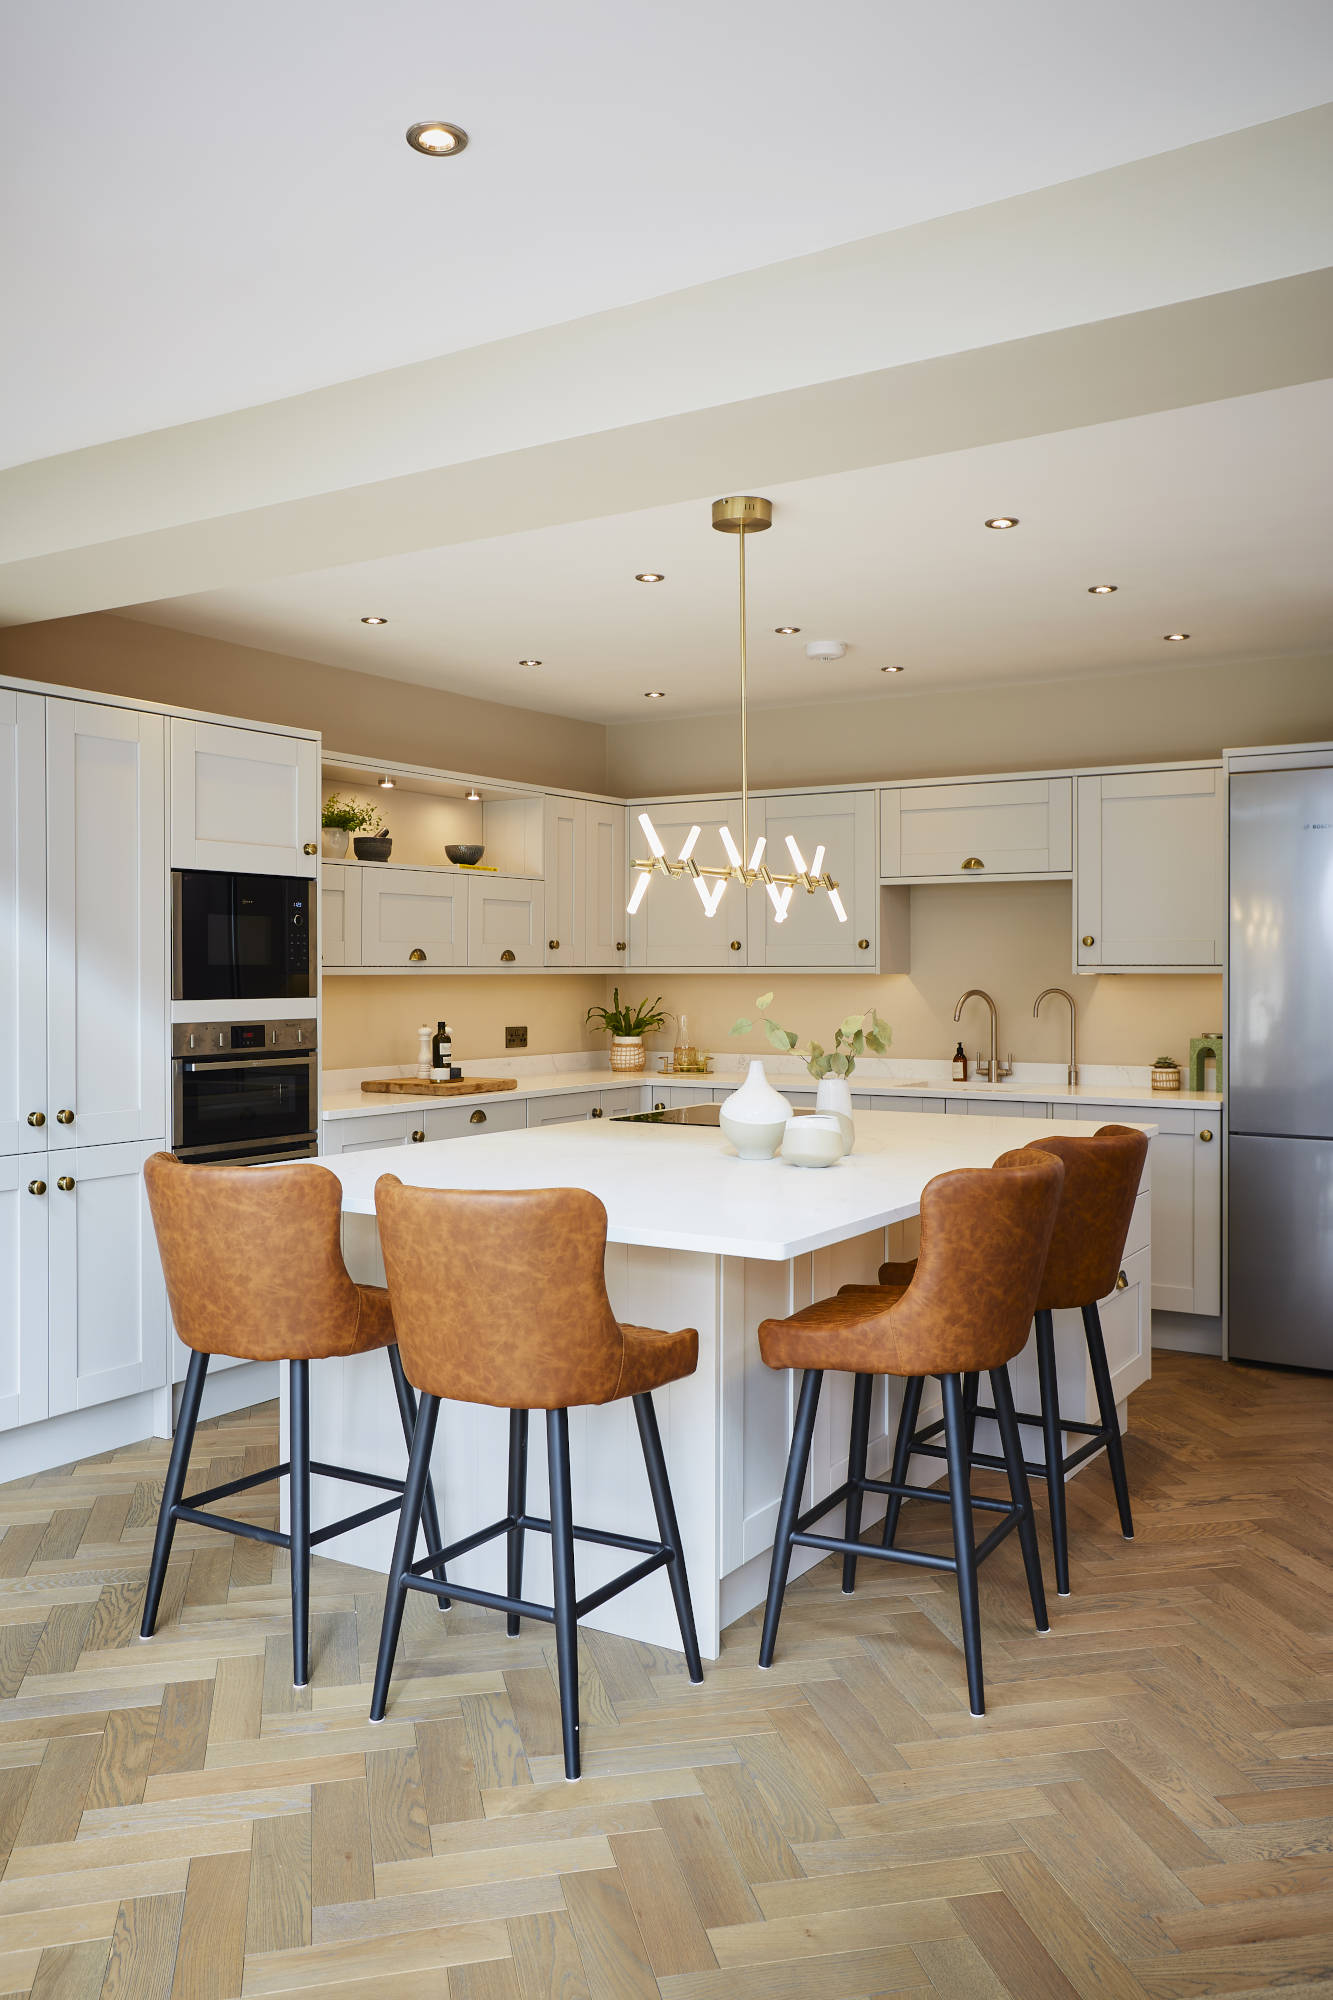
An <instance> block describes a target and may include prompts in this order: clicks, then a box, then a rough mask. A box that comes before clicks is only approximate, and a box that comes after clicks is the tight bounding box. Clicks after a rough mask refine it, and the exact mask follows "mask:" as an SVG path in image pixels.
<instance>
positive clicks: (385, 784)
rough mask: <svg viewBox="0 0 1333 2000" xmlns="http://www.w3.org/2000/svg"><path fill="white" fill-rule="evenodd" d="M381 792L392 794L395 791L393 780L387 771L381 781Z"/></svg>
mask: <svg viewBox="0 0 1333 2000" xmlns="http://www.w3.org/2000/svg"><path fill="white" fill-rule="evenodd" d="M380 790H381V791H382V792H391V791H392V790H393V779H392V778H391V777H390V776H389V774H388V772H387V771H386V772H385V773H384V776H383V777H382V778H381V779H380Z"/></svg>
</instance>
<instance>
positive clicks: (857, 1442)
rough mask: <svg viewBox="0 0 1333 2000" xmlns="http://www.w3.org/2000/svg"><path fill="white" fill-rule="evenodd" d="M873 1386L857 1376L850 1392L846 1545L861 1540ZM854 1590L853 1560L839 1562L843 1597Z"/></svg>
mask: <svg viewBox="0 0 1333 2000" xmlns="http://www.w3.org/2000/svg"><path fill="white" fill-rule="evenodd" d="M874 1386H875V1378H874V1376H873V1375H858V1376H857V1377H856V1382H855V1387H854V1388H853V1390H852V1435H851V1443H850V1446H849V1447H848V1452H847V1477H848V1480H849V1481H850V1483H851V1489H852V1490H851V1492H850V1493H849V1494H848V1495H847V1514H846V1518H845V1522H844V1525H843V1530H842V1536H843V1540H844V1541H846V1542H859V1541H860V1539H861V1505H862V1502H863V1501H864V1499H865V1494H864V1493H863V1491H862V1489H861V1487H860V1485H859V1484H858V1481H860V1480H862V1479H864V1478H865V1476H866V1455H867V1453H868V1451H869V1447H870V1397H871V1393H872V1391H873V1389H874ZM855 1589H856V1557H855V1556H844V1557H843V1559H842V1594H843V1596H844V1597H850V1596H851V1594H852V1592H853V1591H854V1590H855Z"/></svg>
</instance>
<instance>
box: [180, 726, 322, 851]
mask: <svg viewBox="0 0 1333 2000" xmlns="http://www.w3.org/2000/svg"><path fill="white" fill-rule="evenodd" d="M319 803H320V802H319V745H318V743H316V742H314V741H312V740H311V739H310V738H308V737H301V736H278V735H274V734H272V733H271V732H269V731H268V730H264V729H237V728H234V727H232V726H231V725H229V724H226V723H220V722H186V721H183V720H175V721H173V722H172V724H171V866H172V867H173V868H233V869H236V870H238V871H239V872H240V873H242V874H246V875H314V874H315V872H316V869H317V867H318V854H319V818H320V813H319Z"/></svg>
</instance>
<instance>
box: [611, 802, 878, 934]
mask: <svg viewBox="0 0 1333 2000" xmlns="http://www.w3.org/2000/svg"><path fill="white" fill-rule="evenodd" d="M756 809H757V810H756ZM750 824H751V836H752V837H753V834H754V832H755V831H756V829H757V830H758V831H759V832H761V833H763V834H764V836H765V839H766V843H767V845H766V848H765V852H764V859H765V861H766V862H767V863H768V866H769V867H770V868H771V869H772V870H773V872H774V874H775V875H776V874H783V875H786V874H789V873H790V872H791V871H792V870H793V869H794V868H795V866H796V863H795V861H794V860H793V858H792V855H791V853H790V850H789V849H788V847H787V839H788V836H790V837H791V838H792V839H793V840H794V841H795V842H796V846H797V848H798V849H799V851H800V856H801V859H802V861H803V862H804V863H805V865H806V867H807V868H809V867H810V866H811V865H812V864H813V861H814V859H815V855H816V853H817V850H818V849H819V848H820V847H821V846H822V847H823V849H824V863H823V866H824V871H825V872H826V873H828V874H830V875H832V876H833V878H834V880H835V881H836V882H837V884H838V894H839V896H840V898H841V900H842V904H843V908H844V909H845V910H846V912H847V922H846V923H839V921H838V918H837V914H836V912H835V910H834V908H833V905H832V903H831V902H830V900H829V897H828V894H827V892H826V891H824V890H823V889H820V890H817V891H816V893H815V894H814V895H813V896H811V895H807V894H806V892H805V890H803V889H796V890H793V892H792V898H791V901H790V903H789V904H788V906H787V915H786V918H785V920H784V921H783V922H782V923H778V922H777V920H776V918H775V915H774V911H773V904H772V901H771V899H770V898H769V896H767V895H766V894H763V893H762V892H760V891H758V890H751V891H749V898H750V901H751V904H752V907H753V914H752V915H751V918H750V964H751V965H766V966H775V967H776V966H781V967H784V968H786V967H791V968H800V969H809V970H815V971H818V970H820V969H822V968H824V967H829V968H833V967H836V966H843V965H845V966H856V965H863V966H867V967H868V968H869V969H870V970H875V969H876V965H875V958H874V941H875V904H876V900H877V898H878V895H879V889H878V885H877V883H876V880H875V873H876V871H875V797H874V793H873V792H806V793H801V794H794V795H790V796H788V797H785V798H771V799H770V798H764V799H757V800H754V801H752V803H751V820H750ZM747 858H748V857H747ZM651 893H652V892H651V890H650V891H649V894H651ZM731 893H732V891H731V890H728V891H727V894H728V895H730V894H731ZM761 911H762V912H763V916H762V921H761V918H760V912H761Z"/></svg>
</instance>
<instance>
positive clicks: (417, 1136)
mask: <svg viewBox="0 0 1333 2000" xmlns="http://www.w3.org/2000/svg"><path fill="white" fill-rule="evenodd" d="M425 1136H426V1135H425V1133H424V1132H414V1133H413V1134H412V1144H413V1145H414V1146H419V1145H420V1144H421V1142H422V1140H423V1139H424V1138H425Z"/></svg>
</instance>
